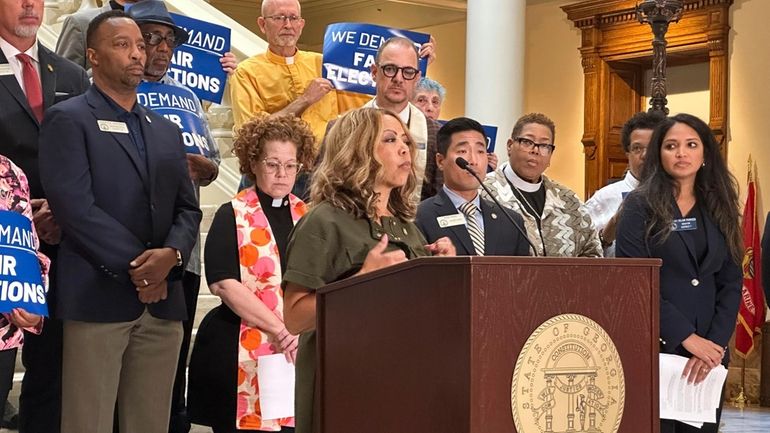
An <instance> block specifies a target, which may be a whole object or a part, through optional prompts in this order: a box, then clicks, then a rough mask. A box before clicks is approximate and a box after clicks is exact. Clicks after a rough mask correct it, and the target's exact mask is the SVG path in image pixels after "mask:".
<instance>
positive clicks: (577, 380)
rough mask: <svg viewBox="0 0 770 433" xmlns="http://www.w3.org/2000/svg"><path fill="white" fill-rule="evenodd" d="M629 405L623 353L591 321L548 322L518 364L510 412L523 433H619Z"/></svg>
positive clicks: (566, 316)
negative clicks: (619, 353)
mask: <svg viewBox="0 0 770 433" xmlns="http://www.w3.org/2000/svg"><path fill="white" fill-rule="evenodd" d="M624 402H625V378H624V376H623V365H622V363H621V361H620V357H619V356H618V351H617V349H616V347H615V344H614V343H613V342H612V339H611V338H610V337H609V335H607V332H605V331H604V329H603V328H602V327H601V326H600V325H599V324H598V323H596V322H594V321H593V320H591V319H589V318H588V317H585V316H581V315H579V314H562V315H559V316H556V317H552V318H551V319H548V320H547V321H546V322H545V323H543V324H542V325H540V326H539V327H538V328H537V329H536V330H535V331H534V332H533V333H532V335H530V337H529V338H528V339H527V342H526V343H525V344H524V348H523V349H522V351H521V353H520V354H519V357H518V359H517V360H516V367H515V368H514V371H513V381H512V385H511V409H512V411H513V422H514V424H515V425H516V431H518V433H558V432H601V433H616V432H617V431H618V427H620V420H621V419H622V418H623V405H624Z"/></svg>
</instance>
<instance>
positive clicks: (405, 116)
mask: <svg viewBox="0 0 770 433" xmlns="http://www.w3.org/2000/svg"><path fill="white" fill-rule="evenodd" d="M372 107H374V108H380V107H379V106H378V105H377V98H376V97H375V98H372ZM410 108H411V107H409V104H406V107H404V109H403V110H401V111H400V112H398V113H396V114H398V118H399V119H401V121H402V122H404V125H406V126H407V128H408V127H409V120H410V118H411V117H412V111H411V110H410Z"/></svg>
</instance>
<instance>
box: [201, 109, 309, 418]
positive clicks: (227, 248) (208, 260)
mask: <svg viewBox="0 0 770 433" xmlns="http://www.w3.org/2000/svg"><path fill="white" fill-rule="evenodd" d="M313 142H314V138H313V134H312V132H311V131H310V128H309V127H308V126H307V124H306V123H305V122H304V121H302V120H300V119H299V118H297V117H294V116H281V117H257V118H255V119H252V120H251V121H249V122H247V123H245V124H244V125H243V127H242V128H241V129H240V130H239V131H238V134H237V138H236V140H235V143H234V144H233V148H234V149H233V150H234V152H235V154H236V155H237V156H238V161H239V163H240V170H241V172H242V173H243V174H244V175H246V176H247V177H249V178H250V180H251V181H252V182H253V183H254V186H252V187H249V188H246V189H244V190H242V191H241V192H239V193H238V194H237V195H236V196H235V198H233V199H232V200H231V201H230V202H228V203H225V204H223V205H222V206H221V207H220V208H219V209H218V210H217V213H216V215H215V216H214V220H213V222H212V224H211V228H210V229H209V232H208V236H207V239H206V247H205V252H204V259H205V264H206V280H207V281H208V284H209V289H210V290H211V293H213V294H214V295H217V296H219V297H220V298H221V299H222V304H221V305H219V306H218V307H216V308H214V309H213V310H211V311H210V312H209V313H208V314H207V315H206V317H205V318H204V319H203V321H202V322H201V325H200V328H199V331H198V334H197V337H196V340H195V346H194V348H193V352H192V357H191V360H190V370H189V377H190V386H189V391H188V412H189V415H190V421H191V422H193V423H196V424H203V425H208V426H211V427H212V428H213V430H214V433H234V432H244V431H247V432H248V431H281V432H293V431H294V428H293V427H294V418H293V413H288V414H287V413H285V412H282V411H278V412H276V411H274V410H271V409H269V408H268V409H265V406H264V403H266V402H265V401H263V400H261V399H260V390H259V388H260V383H261V382H263V381H264V380H267V379H270V378H269V377H267V376H271V375H272V376H274V375H278V374H281V373H280V371H283V372H284V373H283V374H286V373H285V372H286V371H287V370H288V371H291V372H292V373H291V374H293V365H288V366H286V363H288V364H294V360H295V358H296V353H297V336H295V335H291V334H290V333H289V332H288V331H287V330H286V326H285V325H284V321H283V291H282V290H281V279H282V275H283V272H284V270H285V268H286V247H287V243H288V239H289V233H290V232H291V230H292V229H293V228H294V225H295V224H296V223H297V221H298V220H299V219H300V218H301V217H302V216H303V215H304V214H305V209H306V208H305V203H303V202H302V200H300V199H299V198H297V197H295V196H294V195H292V194H291V193H290V191H291V189H292V187H293V186H294V181H295V180H296V177H297V173H298V172H300V171H301V170H303V169H305V168H309V165H310V164H311V163H312V161H313ZM271 355H279V356H278V361H279V362H278V364H280V363H281V362H283V363H284V366H286V367H287V368H283V369H281V368H280V365H279V366H278V367H277V370H276V369H266V367H265V366H263V367H265V368H262V369H260V368H259V365H260V362H263V363H265V365H267V363H268V362H270V363H271V365H273V366H275V364H276V357H275V356H272V357H271ZM265 357H270V359H268V358H265ZM260 360H262V361H260ZM276 371H279V372H276ZM260 375H263V376H264V377H262V376H260ZM274 378H275V377H273V379H274Z"/></svg>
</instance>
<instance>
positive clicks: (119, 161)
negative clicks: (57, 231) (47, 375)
mask: <svg viewBox="0 0 770 433" xmlns="http://www.w3.org/2000/svg"><path fill="white" fill-rule="evenodd" d="M138 109H139V113H140V121H141V127H142V131H143V136H144V141H145V145H146V148H147V163H146V164H145V161H143V160H140V157H139V152H138V151H137V149H136V146H135V145H134V144H133V142H132V141H131V139H130V137H129V135H128V134H124V133H119V132H105V131H101V130H100V128H99V126H98V125H97V121H98V120H106V121H113V122H119V121H118V119H117V115H116V113H115V110H114V109H113V108H112V107H111V106H110V105H108V103H107V101H106V100H105V99H104V97H103V96H102V95H101V94H100V93H99V91H98V90H97V89H96V88H95V87H91V88H90V89H89V90H88V91H87V92H86V93H85V94H83V95H80V96H76V97H74V98H72V99H69V100H67V101H64V102H62V103H60V104H57V105H56V106H54V107H52V108H51V109H49V110H48V112H47V113H46V116H45V119H44V120H43V125H42V127H41V131H40V172H41V177H42V181H43V187H44V188H45V191H46V193H47V196H48V202H49V204H50V206H51V209H52V210H53V213H54V215H56V219H57V221H58V222H59V225H60V226H61V227H62V233H63V237H62V242H61V246H60V248H59V274H58V280H59V294H58V298H59V299H58V302H59V305H58V308H57V311H58V313H59V314H60V317H61V318H63V319H69V320H80V321H87V322H119V321H130V320H134V319H136V318H138V317H139V315H141V314H142V312H143V311H144V308H145V305H144V304H142V303H141V302H140V301H139V299H138V297H137V293H136V289H135V287H134V285H133V284H132V283H131V281H130V278H129V275H128V270H129V262H130V261H131V260H133V259H134V258H135V257H136V256H138V255H139V254H141V253H142V252H143V251H144V250H146V249H149V248H159V247H164V246H165V247H172V248H175V249H177V250H179V251H181V253H182V256H183V258H184V260H187V259H188V258H189V257H190V251H191V250H192V248H193V245H194V244H195V239H196V237H197V234H198V225H199V223H200V220H201V211H200V209H199V208H198V205H197V200H196V199H195V193H194V191H193V184H192V181H191V180H190V176H189V174H188V170H187V159H186V156H185V151H184V146H183V144H182V136H181V133H180V131H179V128H178V127H177V126H176V125H174V124H173V123H171V122H170V121H168V120H166V119H165V118H163V117H162V116H160V115H158V114H156V113H154V112H153V111H151V110H147V109H145V108H143V107H141V106H139V107H138ZM175 269H177V272H176V274H178V275H181V271H180V270H179V269H178V268H175ZM148 308H149V311H150V313H151V314H152V315H153V316H155V317H158V318H161V319H169V320H183V319H185V317H186V313H185V303H184V296H183V293H182V287H181V281H180V280H179V279H178V278H169V289H168V299H166V300H165V301H161V302H159V303H156V304H150V305H149V306H148Z"/></svg>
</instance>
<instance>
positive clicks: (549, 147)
mask: <svg viewBox="0 0 770 433" xmlns="http://www.w3.org/2000/svg"><path fill="white" fill-rule="evenodd" d="M514 140H515V141H516V142H518V143H519V146H520V147H521V148H522V149H524V150H526V151H527V152H529V151H531V150H532V149H534V148H535V147H537V151H538V152H540V154H541V155H550V154H552V153H553V150H554V149H556V145H555V144H551V143H535V142H534V141H532V140H530V139H529V138H527V137H514Z"/></svg>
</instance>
